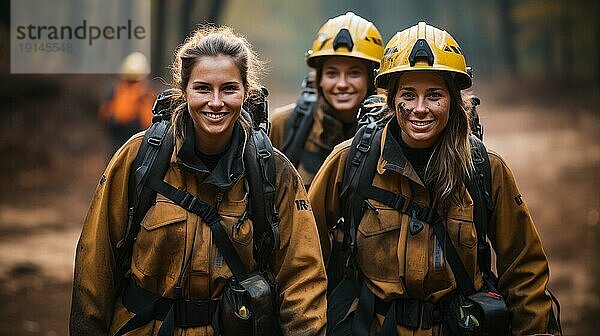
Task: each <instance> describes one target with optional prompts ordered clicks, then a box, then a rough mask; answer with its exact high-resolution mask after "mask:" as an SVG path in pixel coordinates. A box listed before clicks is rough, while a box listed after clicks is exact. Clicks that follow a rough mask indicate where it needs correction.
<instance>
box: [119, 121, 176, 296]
mask: <svg viewBox="0 0 600 336" xmlns="http://www.w3.org/2000/svg"><path fill="white" fill-rule="evenodd" d="M173 148H174V139H173V135H172V129H171V127H170V126H169V122H168V121H167V120H161V121H158V122H155V123H153V124H152V125H151V126H150V128H148V130H146V133H145V134H144V138H143V140H142V143H141V144H140V148H139V150H138V152H137V155H136V157H135V159H134V161H133V164H132V166H131V171H130V173H129V186H128V220H127V227H126V229H125V236H124V238H123V240H122V241H120V242H119V244H118V245H117V250H116V264H117V271H116V274H115V283H116V284H117V288H121V285H122V280H123V278H124V277H125V274H126V273H127V271H128V270H129V268H130V267H131V254H132V250H133V241H134V240H135V237H136V235H137V233H138V232H139V230H140V223H141V221H142V218H144V215H145V214H146V212H147V211H148V209H150V207H151V206H152V204H153V202H154V199H155V197H156V192H155V191H154V190H152V189H150V188H148V187H146V185H145V184H146V181H147V180H148V178H149V176H158V177H160V178H161V179H162V177H163V176H164V175H165V173H166V172H167V169H168V168H169V163H170V158H171V154H172V152H173Z"/></svg>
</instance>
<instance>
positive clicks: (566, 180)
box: [0, 76, 600, 336]
mask: <svg viewBox="0 0 600 336" xmlns="http://www.w3.org/2000/svg"><path fill="white" fill-rule="evenodd" d="M52 78H53V79H52V80H49V79H44V80H41V79H40V78H39V77H27V76H19V77H13V78H11V79H10V80H9V79H8V78H6V77H5V78H2V81H1V82H0V85H2V86H3V87H4V88H7V87H8V88H10V89H8V90H7V89H4V90H2V92H9V93H8V95H7V96H6V93H3V95H5V96H4V97H0V98H1V99H0V110H1V111H2V115H3V121H2V124H1V125H0V130H1V131H2V132H1V133H0V155H1V156H2V158H3V159H2V161H1V162H0V170H1V171H2V174H0V188H1V190H3V191H4V192H3V193H1V195H0V302H1V304H0V316H2V318H0V335H47V336H51V335H66V334H67V322H68V314H69V307H70V291H71V279H72V273H73V258H74V250H75V245H76V242H77V239H78V236H79V233H80V230H81V223H82V221H83V218H84V217H85V213H86V211H87V206H88V202H89V200H90V198H91V195H92V192H93V190H94V186H95V184H96V182H97V179H98V178H99V176H100V175H101V172H102V169H103V168H104V166H105V164H106V162H107V160H108V155H109V154H108V151H109V144H108V139H107V136H106V134H105V133H104V131H103V129H102V128H101V127H99V125H98V124H97V123H96V120H95V116H94V111H95V108H96V103H97V98H98V97H99V96H100V95H99V94H98V92H100V91H101V90H100V89H99V88H101V87H102V86H103V85H105V84H107V83H108V79H107V78H105V77H101V78H99V79H98V81H94V83H93V84H91V82H92V81H90V80H89V77H69V78H68V81H67V80H66V79H67V78H58V79H56V77H52ZM67 82H68V83H69V84H66V83H67ZM530 91H531V92H530ZM90 92H91V93H90ZM476 93H477V94H478V95H479V96H480V97H481V99H482V102H483V103H482V106H481V107H480V115H481V119H482V122H483V124H484V125H485V132H486V133H485V136H486V138H485V142H486V144H487V146H488V148H491V149H493V150H495V151H497V152H499V153H500V154H501V155H503V156H504V158H505V159H506V160H507V161H508V162H509V164H510V165H511V167H512V169H513V171H514V173H515V176H516V178H517V181H518V183H519V186H520V189H521V193H522V195H523V196H524V200H525V201H526V202H527V203H528V206H529V208H530V209H531V212H532V214H533V217H534V220H535V222H536V224H537V226H538V230H539V232H540V236H541V238H542V242H543V244H544V248H545V251H546V253H547V255H548V258H549V260H550V267H551V281H550V288H551V289H552V290H553V292H554V294H555V295H556V296H557V297H558V298H559V300H560V302H561V308H562V309H561V313H562V323H563V328H564V332H565V335H590V334H595V333H596V332H597V330H598V328H600V320H599V319H598V316H600V294H599V293H600V291H599V290H598V289H599V288H600V258H598V257H599V256H600V253H599V252H600V247H599V241H600V212H599V211H600V192H599V191H598V190H600V189H599V188H600V174H599V171H600V169H599V168H600V133H599V130H600V111H598V107H597V106H599V105H598V103H600V97H598V95H597V94H596V95H593V94H582V93H581V92H577V91H572V92H571V91H569V90H567V89H565V88H564V87H561V88H547V87H541V86H540V85H539V84H537V85H535V86H534V85H533V84H525V83H505V84H495V85H493V86H492V85H482V86H481V87H480V88H476ZM28 97H35V98H36V99H26V98H28ZM283 103H285V101H276V100H275V99H272V105H271V106H277V105H279V104H283Z"/></svg>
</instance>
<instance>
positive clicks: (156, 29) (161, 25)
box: [150, 0, 166, 77]
mask: <svg viewBox="0 0 600 336" xmlns="http://www.w3.org/2000/svg"><path fill="white" fill-rule="evenodd" d="M153 5H154V8H153V12H152V13H153V15H152V28H151V29H152V58H151V60H150V63H151V67H152V71H153V72H152V73H153V74H156V75H159V76H163V77H164V76H165V70H164V69H165V67H164V65H165V59H164V53H163V48H164V46H165V43H166V41H165V36H166V34H165V33H166V27H165V17H166V11H165V8H166V0H156V1H153Z"/></svg>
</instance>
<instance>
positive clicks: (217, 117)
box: [202, 112, 227, 120]
mask: <svg viewBox="0 0 600 336" xmlns="http://www.w3.org/2000/svg"><path fill="white" fill-rule="evenodd" d="M202 114H203V115H205V116H207V117H208V118H210V119H213V120H221V119H223V118H225V116H226V115H227V112H224V113H212V112H202Z"/></svg>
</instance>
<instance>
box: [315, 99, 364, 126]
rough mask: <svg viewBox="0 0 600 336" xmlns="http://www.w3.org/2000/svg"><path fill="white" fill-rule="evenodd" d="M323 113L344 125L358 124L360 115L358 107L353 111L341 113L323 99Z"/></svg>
mask: <svg viewBox="0 0 600 336" xmlns="http://www.w3.org/2000/svg"><path fill="white" fill-rule="evenodd" d="M323 111H324V112H325V113H327V114H329V115H330V116H332V117H334V118H335V119H336V120H338V121H339V122H342V123H344V124H351V123H356V115H357V113H358V106H357V107H356V108H355V109H353V110H351V111H340V110H336V109H335V108H333V106H331V104H329V102H328V101H327V99H325V98H324V97H323Z"/></svg>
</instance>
